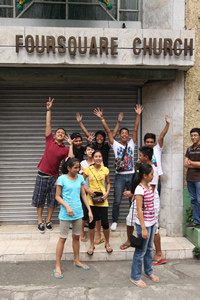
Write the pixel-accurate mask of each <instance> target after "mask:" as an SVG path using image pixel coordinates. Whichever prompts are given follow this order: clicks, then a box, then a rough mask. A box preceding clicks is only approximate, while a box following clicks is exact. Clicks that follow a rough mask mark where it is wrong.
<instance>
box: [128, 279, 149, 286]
mask: <svg viewBox="0 0 200 300" xmlns="http://www.w3.org/2000/svg"><path fill="white" fill-rule="evenodd" d="M130 281H131V282H132V283H134V284H135V285H137V286H138V287H141V288H146V287H147V285H146V283H145V282H144V281H143V280H142V279H140V280H134V279H132V278H130Z"/></svg>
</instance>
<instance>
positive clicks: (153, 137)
mask: <svg viewBox="0 0 200 300" xmlns="http://www.w3.org/2000/svg"><path fill="white" fill-rule="evenodd" d="M147 139H153V140H154V143H155V142H156V135H155V134H154V133H149V132H148V133H146V134H145V136H144V142H146V140H147Z"/></svg>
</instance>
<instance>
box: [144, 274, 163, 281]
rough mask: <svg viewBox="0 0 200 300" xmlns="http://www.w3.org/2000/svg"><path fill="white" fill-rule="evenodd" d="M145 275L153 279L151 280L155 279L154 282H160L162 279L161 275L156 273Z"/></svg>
mask: <svg viewBox="0 0 200 300" xmlns="http://www.w3.org/2000/svg"><path fill="white" fill-rule="evenodd" d="M145 276H146V277H147V278H149V279H151V280H152V281H154V282H159V281H160V279H159V277H158V276H156V275H154V274H150V275H147V274H145Z"/></svg>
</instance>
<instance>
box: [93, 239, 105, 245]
mask: <svg viewBox="0 0 200 300" xmlns="http://www.w3.org/2000/svg"><path fill="white" fill-rule="evenodd" d="M104 242H105V239H104V238H102V239H101V240H100V241H99V242H98V243H94V244H95V245H100V244H102V243H104Z"/></svg>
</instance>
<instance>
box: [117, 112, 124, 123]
mask: <svg viewBox="0 0 200 300" xmlns="http://www.w3.org/2000/svg"><path fill="white" fill-rule="evenodd" d="M123 118H124V113H123V112H120V113H119V114H118V118H117V121H118V122H120V123H121V122H122V120H123Z"/></svg>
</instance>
